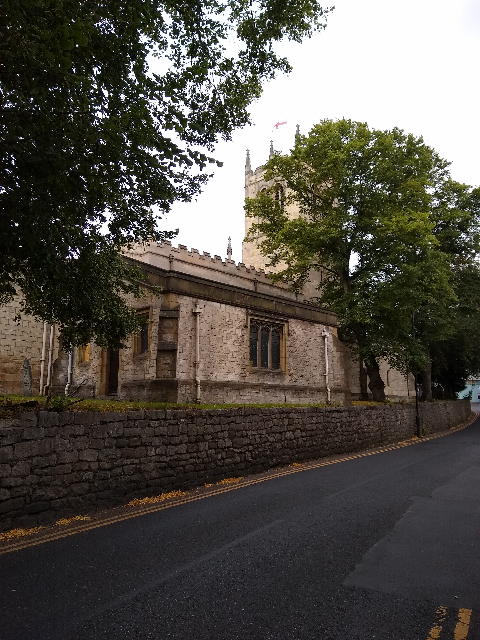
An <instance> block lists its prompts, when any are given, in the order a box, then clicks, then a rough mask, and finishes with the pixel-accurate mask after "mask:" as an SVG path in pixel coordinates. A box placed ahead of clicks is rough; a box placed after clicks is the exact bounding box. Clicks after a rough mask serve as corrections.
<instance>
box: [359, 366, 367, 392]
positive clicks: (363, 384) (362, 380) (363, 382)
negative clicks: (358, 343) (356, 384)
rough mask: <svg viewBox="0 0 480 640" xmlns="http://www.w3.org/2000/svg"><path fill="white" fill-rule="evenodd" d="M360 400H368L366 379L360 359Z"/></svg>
mask: <svg viewBox="0 0 480 640" xmlns="http://www.w3.org/2000/svg"><path fill="white" fill-rule="evenodd" d="M360 398H361V400H368V378H367V372H366V370H365V367H364V366H363V358H360Z"/></svg>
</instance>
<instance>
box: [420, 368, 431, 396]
mask: <svg viewBox="0 0 480 640" xmlns="http://www.w3.org/2000/svg"><path fill="white" fill-rule="evenodd" d="M422 378H423V382H422V400H423V401H424V402H431V401H432V399H433V398H432V363H431V362H429V363H428V365H427V366H426V367H425V369H424V371H423V372H422Z"/></svg>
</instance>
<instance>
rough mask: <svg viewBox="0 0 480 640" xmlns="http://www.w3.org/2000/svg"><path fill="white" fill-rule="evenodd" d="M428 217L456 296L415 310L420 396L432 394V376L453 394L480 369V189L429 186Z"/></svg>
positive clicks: (448, 183) (450, 183)
mask: <svg viewBox="0 0 480 640" xmlns="http://www.w3.org/2000/svg"><path fill="white" fill-rule="evenodd" d="M430 218H431V220H432V221H433V223H434V227H433V233H434V235H435V238H436V240H437V242H438V248H439V249H440V250H441V251H442V252H443V253H444V254H445V255H446V256H447V259H448V262H449V265H450V269H451V278H452V279H451V282H452V286H453V288H454V291H455V295H456V301H455V302H454V303H453V304H451V305H449V306H448V307H445V306H443V305H441V304H440V305H437V306H436V307H435V306H433V305H429V306H427V307H420V308H419V309H418V311H417V314H416V315H417V318H416V334H417V338H418V339H419V340H421V341H422V343H423V345H424V348H425V350H426V351H427V353H428V356H429V357H428V360H427V362H426V366H425V368H424V370H423V371H422V399H423V400H427V401H428V400H431V399H432V381H433V382H436V383H439V384H440V385H441V386H442V388H443V389H444V394H445V396H446V397H449V398H455V397H456V396H455V394H456V392H458V391H460V390H461V389H462V388H463V386H464V384H465V380H466V379H467V378H468V377H469V376H471V375H476V374H478V373H479V372H480V342H479V340H478V339H477V334H478V326H479V321H480V270H479V263H478V255H479V251H480V233H479V231H480V229H479V220H480V189H479V188H475V189H472V188H471V187H469V186H467V185H465V184H460V183H458V182H455V181H453V180H451V179H448V180H445V181H441V182H440V184H438V185H437V188H436V189H435V190H433V192H432V206H431V212H430Z"/></svg>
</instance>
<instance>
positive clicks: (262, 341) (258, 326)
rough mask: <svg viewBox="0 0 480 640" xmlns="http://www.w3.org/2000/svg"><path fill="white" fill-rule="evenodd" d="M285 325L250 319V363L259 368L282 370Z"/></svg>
mask: <svg viewBox="0 0 480 640" xmlns="http://www.w3.org/2000/svg"><path fill="white" fill-rule="evenodd" d="M282 337H283V325H281V324H276V323H272V322H270V321H266V320H260V319H257V318H252V319H251V320H250V358H249V359H250V365H251V366H252V367H255V368H258V369H270V370H273V371H279V370H281V368H282V367H281V362H282Z"/></svg>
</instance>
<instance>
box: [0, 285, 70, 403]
mask: <svg viewBox="0 0 480 640" xmlns="http://www.w3.org/2000/svg"><path fill="white" fill-rule="evenodd" d="M21 301H22V299H21V297H20V296H15V297H14V299H13V301H12V302H11V303H9V304H6V305H2V306H0V394H3V393H18V394H21V393H23V376H22V365H23V361H24V360H25V358H28V360H29V362H30V365H31V367H32V391H33V394H34V395H35V394H37V393H38V388H39V376H40V360H41V354H42V336H43V323H42V322H38V321H37V320H35V318H34V317H32V316H28V315H25V314H22V313H21V311H22V306H21ZM17 315H19V316H20V317H19V319H17V318H16V316H17ZM49 336H50V325H48V331H47V343H46V354H45V373H44V384H45V382H46V378H47V364H48V344H49ZM57 351H58V349H57V348H56V340H55V344H54V348H53V350H52V360H54V359H55V358H56V357H57Z"/></svg>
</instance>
